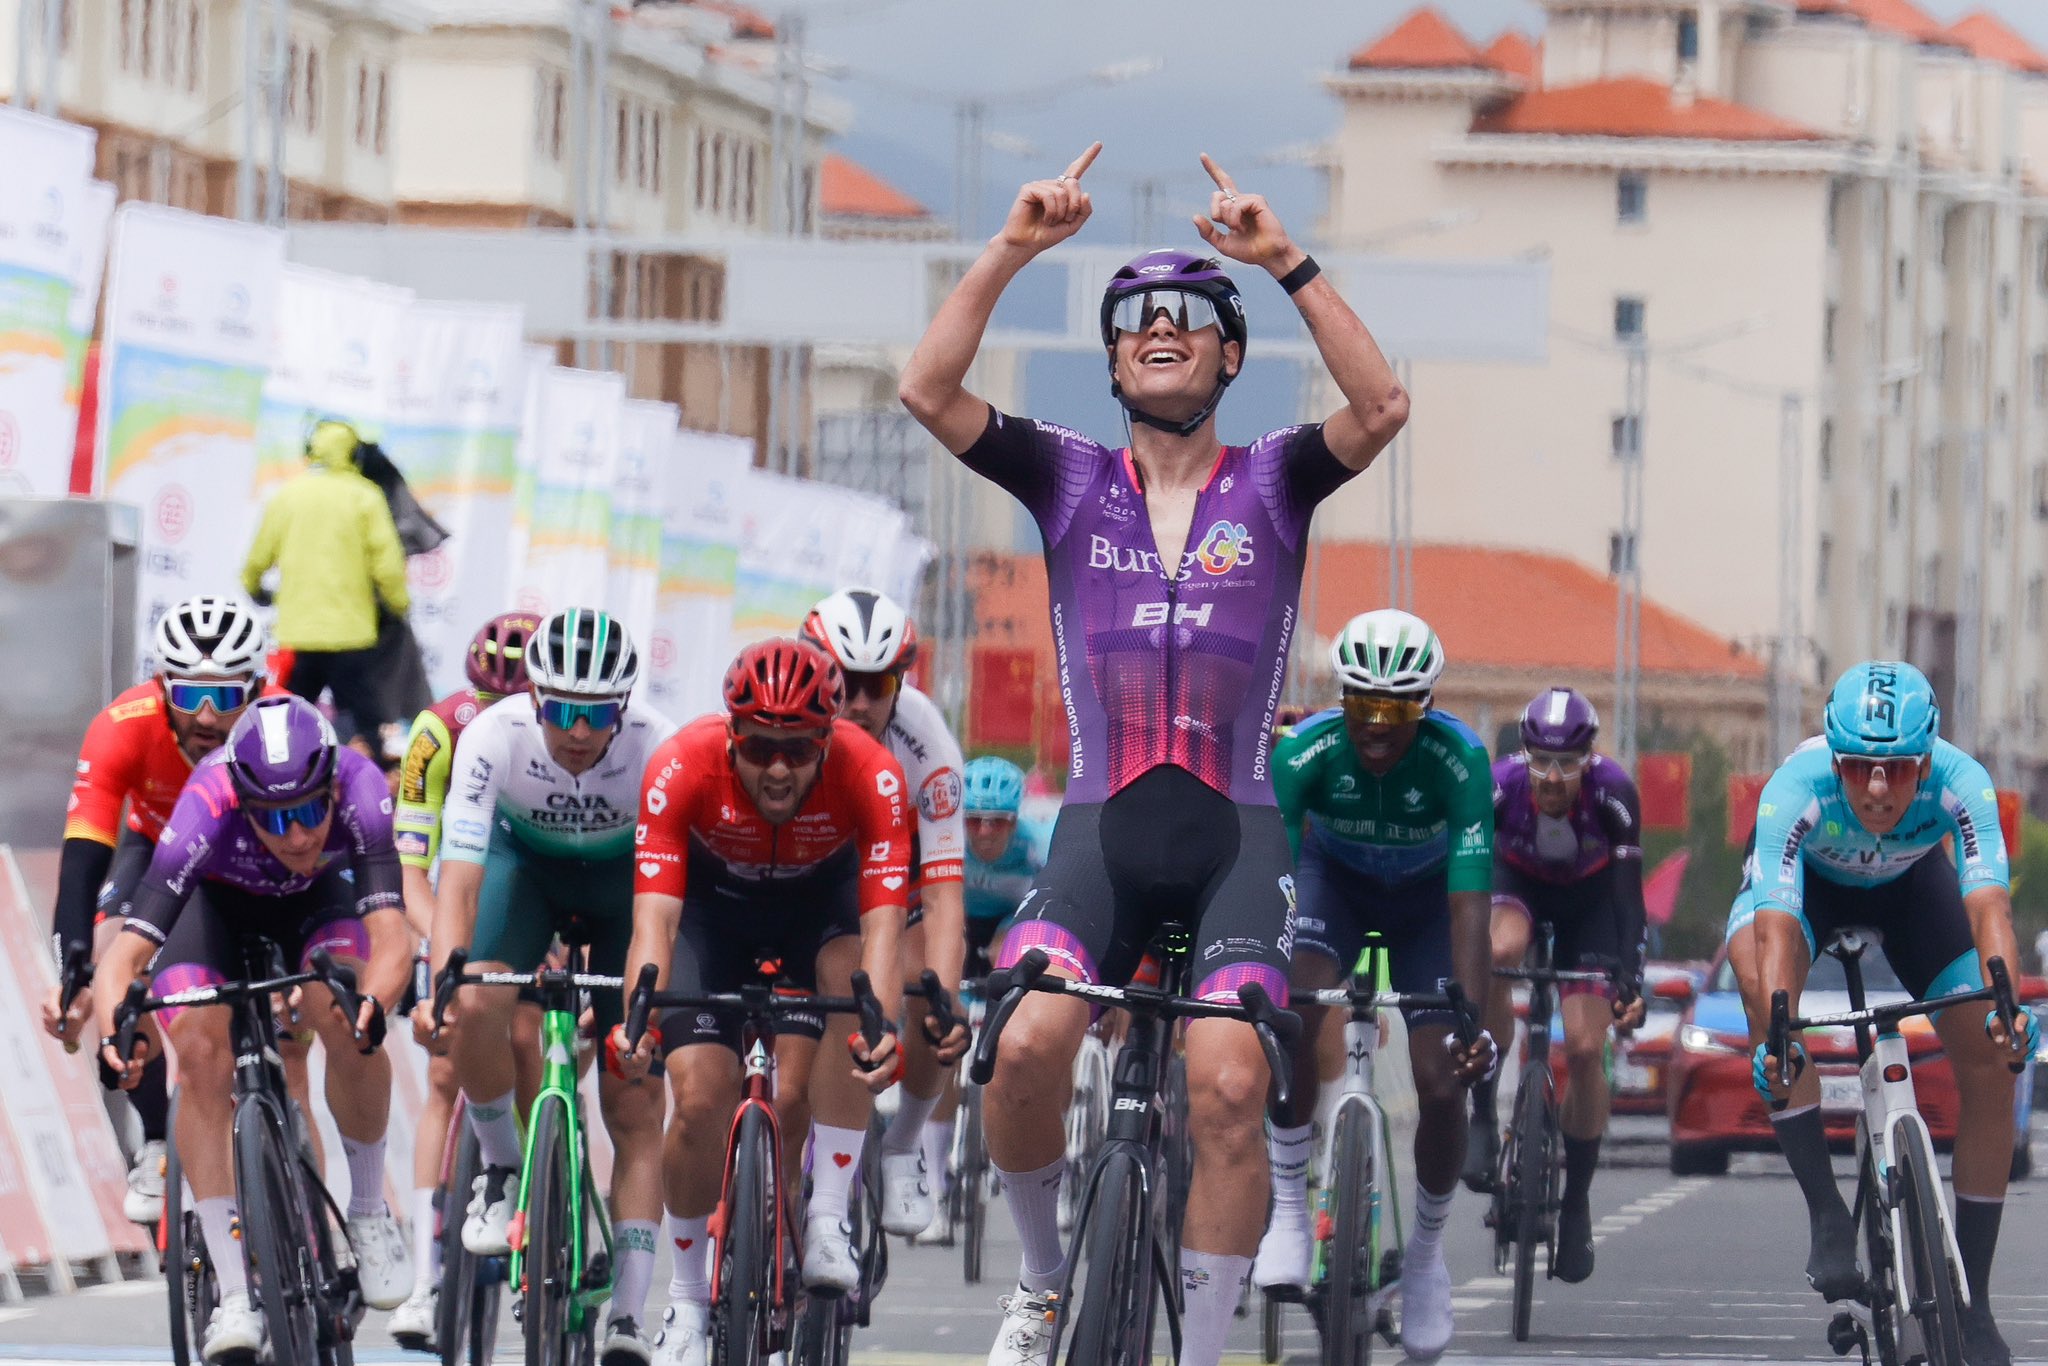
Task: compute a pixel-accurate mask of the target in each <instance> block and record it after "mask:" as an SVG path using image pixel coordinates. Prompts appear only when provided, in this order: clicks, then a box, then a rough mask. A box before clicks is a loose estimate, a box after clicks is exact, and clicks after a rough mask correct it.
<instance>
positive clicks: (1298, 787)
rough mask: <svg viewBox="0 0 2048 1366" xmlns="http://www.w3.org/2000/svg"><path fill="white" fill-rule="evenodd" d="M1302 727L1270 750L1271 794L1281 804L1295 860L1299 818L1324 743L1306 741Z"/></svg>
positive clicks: (1298, 847) (1298, 846) (1305, 808)
mask: <svg viewBox="0 0 2048 1366" xmlns="http://www.w3.org/2000/svg"><path fill="white" fill-rule="evenodd" d="M1303 731H1304V727H1302V726H1296V727H1295V728H1294V733H1293V734H1291V735H1288V736H1286V737H1285V738H1283V739H1282V740H1281V741H1280V744H1279V747H1278V748H1277V749H1275V750H1274V753H1273V798H1274V800H1275V801H1276V802H1277V803H1278V804H1279V807H1280V819H1281V820H1282V821H1283V822H1284V823H1285V824H1286V826H1287V843H1288V846H1289V847H1290V848H1291V849H1292V850H1293V852H1294V857H1295V859H1296V860H1297V861H1299V860H1300V858H1301V826H1302V819H1303V817H1304V816H1306V815H1307V813H1308V799H1309V793H1310V792H1312V791H1313V790H1314V788H1315V784H1316V773H1315V769H1316V760H1317V757H1318V756H1319V755H1320V754H1322V753H1324V752H1326V750H1327V748H1328V747H1327V746H1322V745H1316V744H1310V743H1306V742H1307V741H1308V740H1309V738H1310V737H1308V736H1306V735H1305V734H1304V733H1303Z"/></svg>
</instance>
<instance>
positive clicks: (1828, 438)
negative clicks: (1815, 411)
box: [1820, 417, 1835, 483]
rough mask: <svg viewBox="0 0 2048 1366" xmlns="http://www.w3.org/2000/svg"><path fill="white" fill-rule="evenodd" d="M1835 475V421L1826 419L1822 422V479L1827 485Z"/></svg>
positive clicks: (1829, 418)
mask: <svg viewBox="0 0 2048 1366" xmlns="http://www.w3.org/2000/svg"><path fill="white" fill-rule="evenodd" d="M1834 473H1835V420H1834V419H1833V418H1831V417H1824V418H1822V419H1821V422H1820V477H1821V481H1822V482H1823V483H1825V482H1826V481H1827V480H1829V479H1831V478H1833V477H1834Z"/></svg>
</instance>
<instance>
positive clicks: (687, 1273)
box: [668, 1214, 711, 1304]
mask: <svg viewBox="0 0 2048 1366" xmlns="http://www.w3.org/2000/svg"><path fill="white" fill-rule="evenodd" d="M710 1224H711V1216H710V1215H708V1214H700V1215H698V1216H697V1217H696V1218H695V1219H684V1218H681V1217H680V1216H677V1215H674V1214H671V1215H670V1216H669V1217H668V1251H669V1256H670V1257H672V1258H674V1259H675V1260H673V1261H672V1262H670V1263H669V1268H668V1298H669V1302H670V1303H671V1304H709V1303H711V1235H710V1233H709V1232H708V1231H707V1230H708V1229H709V1227H710Z"/></svg>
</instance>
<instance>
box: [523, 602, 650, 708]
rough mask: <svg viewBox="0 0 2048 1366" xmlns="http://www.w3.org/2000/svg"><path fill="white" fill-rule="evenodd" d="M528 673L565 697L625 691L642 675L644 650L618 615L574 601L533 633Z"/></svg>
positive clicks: (615, 694)
mask: <svg viewBox="0 0 2048 1366" xmlns="http://www.w3.org/2000/svg"><path fill="white" fill-rule="evenodd" d="M526 677H527V679H528V681H530V682H531V683H532V684H533V686H534V687H536V688H538V689H540V691H542V692H544V693H553V694H555V695H556V696H559V697H624V696H625V695H626V694H627V693H629V692H631V691H633V685H634V684H635V683H636V682H638V681H639V679H640V652H639V651H638V650H636V649H634V648H633V637H632V636H631V635H630V634H629V633H628V632H627V630H626V627H625V624H624V623H623V622H621V621H620V620H619V619H618V618H617V617H614V616H612V615H611V614H610V613H609V612H600V611H598V610H597V609H596V608H594V607H568V608H564V609H563V610H562V611H559V612H557V613H555V614H554V615H553V616H551V617H549V618H548V619H547V620H545V621H543V622H542V623H541V624H540V629H539V630H537V631H535V632H534V633H533V635H532V636H531V637H530V638H529V639H528V641H527V645H526Z"/></svg>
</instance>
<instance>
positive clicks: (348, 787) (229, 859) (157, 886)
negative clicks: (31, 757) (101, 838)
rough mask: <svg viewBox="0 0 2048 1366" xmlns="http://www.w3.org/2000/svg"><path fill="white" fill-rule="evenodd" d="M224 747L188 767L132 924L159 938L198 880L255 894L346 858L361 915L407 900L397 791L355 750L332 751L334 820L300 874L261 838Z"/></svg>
mask: <svg viewBox="0 0 2048 1366" xmlns="http://www.w3.org/2000/svg"><path fill="white" fill-rule="evenodd" d="M226 758H227V751H226V750H225V749H222V750H216V751H215V752H214V753H213V754H211V755H209V756H208V757H207V758H206V759H204V760H202V761H201V762H200V764H199V766H198V767H197V768H195V769H193V771H192V776H191V778H190V779H188V780H187V781H186V783H185V790H184V791H183V792H181V793H179V794H178V804H177V805H176V806H175V807H173V808H172V810H171V819H170V821H169V822H168V823H166V824H165V826H164V833H163V835H162V837H161V838H160V839H159V840H158V841H157V846H156V853H155V854H154V855H153V856H152V857H151V858H150V861H149V871H148V872H147V873H145V874H144V875H143V879H142V884H141V886H140V887H139V888H138V889H137V891H136V894H135V904H134V907H133V909H132V910H131V912H130V914H129V918H128V922H127V928H129V929H132V930H134V931H136V932H137V933H138V934H143V935H147V936H148V937H149V938H151V939H154V940H155V941H157V942H158V943H162V942H163V941H164V938H165V936H166V935H168V934H169V933H170V929H171V926H172V924H173V923H175V922H176V920H177V918H178V913H179V912H180V911H181V910H183V909H184V905H185V902H186V900H187V899H188V898H190V897H191V895H192V893H193V891H194V890H195V889H196V888H197V887H198V885H199V884H200V883H201V882H213V883H219V884H221V885H223V886H227V887H233V888H235V889H237V890H239V891H243V892H248V893H251V894H253V895H256V896H291V895H293V894H295V893H298V892H303V891H305V890H306V889H307V888H309V887H311V886H312V885H313V884H314V883H315V882H317V881H319V879H320V878H321V877H322V876H323V875H325V874H326V872H327V871H328V870H329V869H330V868H332V867H333V866H334V865H335V864H336V863H339V862H343V861H346V864H347V867H348V871H349V873H350V874H351V876H352V877H353V879H354V882H355V900H356V914H357V915H359V916H360V915H368V914H369V913H370V912H372V911H377V910H385V909H392V910H395V909H397V908H398V907H399V906H400V905H401V904H402V900H403V899H402V896H401V894H400V890H399V888H400V884H399V874H398V850H397V847H396V846H395V845H394V844H393V843H392V840H391V789H390V788H389V787H388V786H387V785H386V783H385V781H384V775H383V773H382V772H381V771H379V769H378V768H377V765H376V764H374V763H372V762H371V761H370V760H369V759H366V758H364V757H363V756H362V755H360V754H358V753H356V751H354V750H352V749H343V750H342V751H341V752H340V754H339V755H337V756H336V759H337V765H336V770H335V785H336V789H337V793H338V799H337V800H336V802H335V812H334V820H333V821H332V823H330V824H329V825H328V827H327V842H326V843H325V844H324V845H323V846H322V847H321V850H320V860H319V863H318V864H317V865H316V866H315V867H314V869H313V871H312V872H310V873H295V872H293V871H292V870H291V869H289V868H287V867H285V866H284V865H283V864H282V863H280V862H278V860H277V858H276V856H275V855H273V854H272V853H271V852H270V851H269V850H268V849H266V848H264V847H263V843H262V841H261V840H259V839H257V838H256V828H255V827H254V826H253V825H251V824H250V823H249V821H248V819H247V818H246V817H244V816H243V814H242V801H241V795H240V794H239V793H237V792H236V791H235V785H234V781H233V780H232V779H231V778H230V777H229V776H228V770H227V766H226V762H225V761H226Z"/></svg>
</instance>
